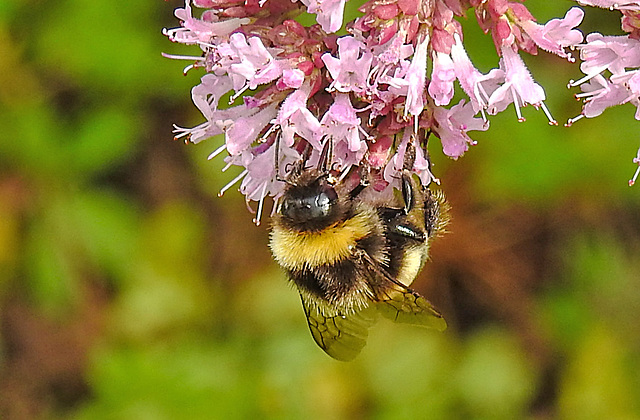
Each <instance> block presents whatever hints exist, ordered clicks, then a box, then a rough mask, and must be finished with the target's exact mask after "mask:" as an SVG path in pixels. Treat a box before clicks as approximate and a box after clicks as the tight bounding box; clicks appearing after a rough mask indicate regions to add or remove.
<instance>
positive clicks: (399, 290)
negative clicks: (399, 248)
mask: <svg viewBox="0 0 640 420" xmlns="http://www.w3.org/2000/svg"><path fill="white" fill-rule="evenodd" d="M362 257H363V260H364V262H365V263H366V264H367V266H368V268H369V270H371V271H372V274H371V276H370V278H371V279H373V280H374V281H372V282H371V287H372V289H373V291H374V294H375V296H376V305H375V306H376V307H377V309H378V312H380V313H381V314H382V316H384V317H385V318H388V319H390V320H392V321H393V322H398V323H402V324H411V325H418V326H422V327H427V328H433V329H436V330H438V331H444V330H445V329H446V328H447V322H446V321H445V320H444V318H443V317H442V315H441V314H440V312H438V311H437V310H436V309H435V308H434V307H433V305H431V303H429V301H428V300H427V299H425V298H424V297H422V296H420V295H419V294H418V293H417V292H415V291H413V290H411V289H409V288H408V287H406V286H405V285H403V284H402V283H400V282H399V281H397V280H396V279H394V278H393V277H391V276H390V275H389V273H387V271H386V270H385V269H384V268H382V267H381V266H380V265H379V264H375V263H374V261H372V260H371V257H369V255H367V254H366V253H363V255H362Z"/></svg>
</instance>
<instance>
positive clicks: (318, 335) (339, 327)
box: [300, 295, 376, 362]
mask: <svg viewBox="0 0 640 420" xmlns="http://www.w3.org/2000/svg"><path fill="white" fill-rule="evenodd" d="M300 298H301V299H302V306H303V308H304V313H305V315H306V316H307V322H308V323H309V329H310V330H311V335H312V336H313V339H314V340H315V342H316V343H317V344H318V346H319V347H320V348H321V349H322V350H324V351H325V353H327V354H328V355H329V356H331V357H333V358H334V359H337V360H341V361H344V362H346V361H349V360H352V359H354V358H355V357H356V356H357V355H358V354H359V353H360V351H361V350H362V348H363V347H364V346H365V345H366V344H367V337H368V336H369V327H371V326H372V325H373V324H374V323H375V315H376V314H375V311H374V310H372V308H365V309H363V310H361V311H357V312H354V313H352V314H349V315H335V316H324V315H322V313H321V312H320V310H319V309H318V307H317V306H316V305H314V304H312V303H311V302H309V301H308V300H306V299H305V298H304V296H302V295H300Z"/></svg>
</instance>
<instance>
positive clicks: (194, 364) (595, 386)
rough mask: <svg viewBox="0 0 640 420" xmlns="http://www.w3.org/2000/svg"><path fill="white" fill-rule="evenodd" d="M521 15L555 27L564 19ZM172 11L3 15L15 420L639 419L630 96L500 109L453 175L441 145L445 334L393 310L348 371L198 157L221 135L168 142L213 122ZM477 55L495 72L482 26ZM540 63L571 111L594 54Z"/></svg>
mask: <svg viewBox="0 0 640 420" xmlns="http://www.w3.org/2000/svg"><path fill="white" fill-rule="evenodd" d="M527 4H528V6H529V7H530V9H531V10H532V11H533V12H534V14H536V15H537V16H539V19H540V20H541V21H545V20H547V19H549V18H552V17H555V16H561V15H562V14H564V12H565V10H566V9H567V8H568V7H569V6H570V5H571V3H570V2H547V1H542V0H531V1H529V2H528V3H527ZM178 6H180V3H179V2H176V1H169V2H160V1H151V0H148V1H136V2H119V3H118V4H117V6H114V5H112V4H111V3H108V2H81V1H75V0H61V1H57V2H52V1H39V2H35V1H28V0H14V1H9V2H4V3H0V57H2V58H1V59H0V123H1V124H2V126H3V131H2V134H0V418H3V419H31V418H52V419H56V418H72V419H150V420H155V419H183V418H184V419H212V418H213V419H217V418H220V419H234V418H308V417H310V416H312V417H313V418H327V419H340V418H344V419H347V418H348V419H357V418H374V419H396V418H432V419H470V418H473V419H516V418H531V419H534V418H535V419H551V418H558V419H576V418H579V419H591V418H593V419H602V418H610V419H634V418H640V391H639V390H640V386H639V385H640V352H639V349H640V329H638V328H637V318H636V316H637V315H636V314H637V313H638V312H639V311H640V284H639V283H640V268H639V267H640V265H638V260H637V258H638V256H639V255H640V239H639V238H640V212H639V210H640V194H639V193H638V190H637V188H638V187H635V188H628V187H627V179H628V178H629V177H630V176H631V175H632V173H633V170H634V167H633V165H632V164H631V158H632V157H633V156H634V155H635V150H636V149H637V146H638V143H639V141H640V140H639V139H638V136H637V133H638V130H637V127H638V126H637V123H636V122H635V121H634V120H633V109H631V107H619V108H618V109H612V110H607V111H606V112H605V114H604V115H603V116H602V117H600V118H597V119H595V120H587V121H580V122H579V123H577V124H575V125H574V126H573V127H571V128H564V127H562V126H560V127H552V126H549V125H547V123H546V119H545V118H544V115H543V114H542V113H541V112H535V111H534V110H532V109H525V110H524V112H525V116H526V117H527V119H528V121H527V122H526V123H524V124H522V123H518V122H517V121H516V118H515V115H512V114H511V113H510V112H511V111H512V110H511V109H508V110H507V111H505V112H504V113H503V114H502V115H499V116H497V117H496V118H492V120H491V124H492V128H491V129H490V130H489V131H488V132H486V133H480V135H478V136H477V139H478V145H477V146H475V147H473V148H472V149H471V150H470V151H469V152H468V153H467V155H466V156H465V157H464V158H462V159H460V160H459V161H455V162H454V161H450V160H447V159H445V158H444V157H442V156H441V154H440V153H439V152H438V151H437V147H436V146H438V144H437V142H434V144H432V146H433V149H432V155H433V157H434V159H435V161H436V167H435V170H436V172H437V174H438V175H439V176H440V177H441V179H442V187H443V189H444V190H445V191H446V193H447V195H448V196H449V199H450V201H451V203H452V205H453V223H452V225H451V230H452V233H450V234H449V235H447V236H445V237H444V238H442V239H440V240H439V241H438V242H436V244H435V246H434V249H433V260H432V261H431V262H430V263H429V265H428V267H427V269H426V270H425V273H424V275H423V276H421V278H420V279H419V280H418V281H417V283H416V285H417V287H418V288H419V289H420V290H421V292H423V293H424V294H426V295H427V296H429V297H430V298H431V300H432V301H433V302H434V304H435V305H436V306H437V307H439V308H441V309H442V311H443V312H444V314H445V317H446V318H447V319H448V320H449V323H450V328H449V330H448V331H446V332H445V333H443V334H438V333H433V332H430V331H423V330H419V329H415V328H411V327H406V326H401V325H392V324H390V323H386V322H381V323H380V325H377V326H376V327H375V328H374V329H372V331H371V337H370V339H369V344H368V346H367V347H366V348H365V350H364V351H363V354H362V355H361V356H360V357H359V358H358V359H357V360H356V361H355V362H353V363H348V364H345V363H340V362H336V361H333V360H331V359H329V358H328V357H327V356H325V355H324V354H323V353H322V352H321V351H320V350H319V349H317V348H316V346H315V344H314V343H313V341H312V339H311V337H310V335H309V333H308V330H307V327H306V324H305V321H304V316H303V313H302V310H301V308H300V303H299V301H298V298H297V297H296V294H295V292H294V291H293V290H292V289H291V288H290V287H288V286H287V284H286V282H285V280H284V278H283V277H284V276H283V274H282V273H281V272H280V271H279V270H277V269H276V268H275V266H274V264H273V263H272V262H271V260H270V255H269V251H268V248H267V246H266V244H267V239H268V237H267V228H265V227H264V226H261V227H255V226H253V225H252V223H251V215H250V213H249V212H248V211H246V208H245V204H244V202H243V198H242V197H241V196H240V195H239V194H237V193H233V192H229V193H227V194H226V196H225V197H224V198H223V199H218V198H216V197H215V195H216V193H217V191H219V190H220V188H221V187H222V186H223V185H225V184H226V183H227V182H228V181H229V180H230V179H232V178H233V176H235V175H234V174H233V173H231V172H233V170H230V171H229V172H225V173H222V172H220V169H221V167H222V166H223V163H222V161H221V159H216V160H214V161H211V162H209V161H207V160H206V156H207V155H208V153H210V152H211V151H212V150H213V149H215V147H216V145H218V144H219V142H220V141H221V140H220V139H212V140H209V141H207V142H204V143H203V144H202V145H201V146H185V145H184V144H181V143H180V142H174V141H172V140H171V130H172V125H171V124H172V123H174V122H175V123H177V124H180V125H185V126H189V125H192V124H196V123H198V122H199V121H200V119H201V116H200V115H198V113H197V111H196V109H195V107H194V106H193V105H192V104H191V102H190V98H189V91H190V88H191V86H193V85H195V84H196V83H197V82H198V78H199V76H200V75H199V74H196V73H197V72H191V73H189V74H188V75H187V76H186V77H182V76H181V74H180V73H181V70H182V66H183V65H184V64H185V63H184V62H179V61H172V60H168V59H164V58H162V57H161V55H160V52H161V51H164V52H168V53H178V54H190V53H192V52H193V51H188V48H185V47H182V46H177V45H173V44H171V43H170V42H169V41H168V40H166V39H165V38H164V37H163V36H162V35H161V33H160V30H161V28H162V27H173V26H175V25H176V24H177V21H176V20H175V18H174V17H173V16H172V11H173V9H174V8H175V7H178ZM349 13H353V10H351V11H350V12H349ZM585 27H586V28H589V29H590V30H595V28H597V29H598V30H600V31H602V32H603V33H619V21H618V16H617V15H616V14H615V13H608V12H606V11H597V10H591V9H590V10H589V11H588V14H587V20H586V22H585ZM465 44H466V45H467V46H468V49H469V53H470V55H471V57H472V59H473V60H474V61H475V62H476V63H477V64H478V66H479V67H480V68H481V69H482V70H483V71H487V70H488V69H489V68H490V67H493V66H495V65H496V63H497V57H496V55H495V52H494V51H493V48H492V45H491V40H490V38H489V37H486V36H483V35H482V34H481V33H480V31H479V30H478V29H477V25H476V24H475V22H473V18H472V17H470V18H469V19H468V24H467V25H466V39H465ZM195 51H196V53H197V49H196V50H195ZM526 61H527V63H528V64H529V66H530V67H531V71H532V73H533V74H534V77H535V78H536V80H537V81H538V82H539V83H541V84H542V85H543V86H545V89H546V91H547V93H548V96H549V99H548V101H547V105H548V106H549V108H550V109H551V110H552V112H553V113H554V116H555V117H556V119H558V121H559V122H561V123H562V122H563V121H566V119H567V118H569V117H572V116H575V115H576V114H578V113H579V104H578V103H576V102H575V101H574V100H573V99H572V97H571V94H572V92H570V91H568V90H567V89H566V84H567V81H568V80H569V79H571V78H577V77H579V74H580V73H579V69H578V65H577V64H569V63H566V62H563V61H562V60H559V59H556V58H553V57H548V56H546V55H544V54H541V55H539V56H537V57H526ZM549 69H552V70H553V71H551V72H550V71H549Z"/></svg>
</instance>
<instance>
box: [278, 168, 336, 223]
mask: <svg viewBox="0 0 640 420" xmlns="http://www.w3.org/2000/svg"><path fill="white" fill-rule="evenodd" d="M328 178H329V177H328V176H327V175H325V174H320V175H318V174H314V173H305V174H303V175H302V176H301V177H300V178H299V179H298V180H297V182H296V183H295V184H292V185H289V186H288V188H287V189H286V190H285V193H284V195H283V196H282V199H281V201H280V208H279V213H280V215H281V216H282V218H283V219H284V220H285V221H286V222H287V224H289V225H290V226H291V227H295V228H297V229H299V230H311V231H313V230H321V229H323V228H325V227H327V226H329V225H331V224H332V223H334V222H335V221H337V219H338V218H339V216H340V211H339V209H338V207H339V206H338V194H337V193H336V190H335V188H334V186H333V184H332V183H331V182H329V179H328Z"/></svg>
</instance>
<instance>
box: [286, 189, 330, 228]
mask: <svg viewBox="0 0 640 420" xmlns="http://www.w3.org/2000/svg"><path fill="white" fill-rule="evenodd" d="M337 199H338V195H337V194H336V192H335V190H334V189H333V188H332V187H331V186H328V185H325V186H323V187H322V189H321V191H320V192H318V193H316V194H312V195H305V196H290V197H286V198H285V199H284V201H283V202H282V209H281V212H282V215H283V216H286V217H289V218H291V219H292V220H297V221H300V222H304V221H310V220H320V219H323V218H325V217H328V216H329V215H330V214H331V209H332V208H333V204H334V203H335V202H336V200H337Z"/></svg>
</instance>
